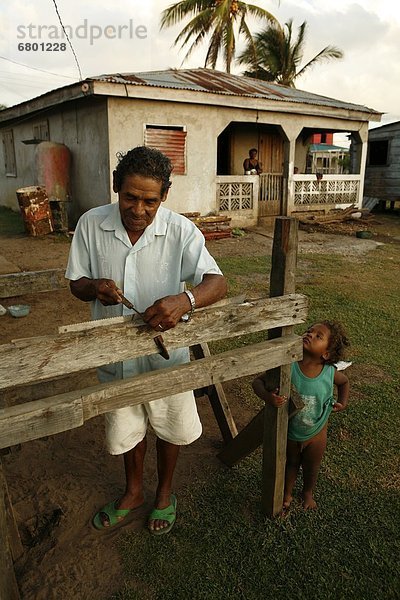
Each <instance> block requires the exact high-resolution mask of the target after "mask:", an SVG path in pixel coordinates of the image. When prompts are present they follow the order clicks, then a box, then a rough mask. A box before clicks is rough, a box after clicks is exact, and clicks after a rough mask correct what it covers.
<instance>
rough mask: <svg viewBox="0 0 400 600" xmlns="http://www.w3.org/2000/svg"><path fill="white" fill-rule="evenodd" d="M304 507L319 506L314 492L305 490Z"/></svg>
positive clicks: (305, 508)
mask: <svg viewBox="0 0 400 600" xmlns="http://www.w3.org/2000/svg"><path fill="white" fill-rule="evenodd" d="M303 508H304V510H308V509H314V508H317V503H316V502H315V500H314V496H313V495H312V492H303Z"/></svg>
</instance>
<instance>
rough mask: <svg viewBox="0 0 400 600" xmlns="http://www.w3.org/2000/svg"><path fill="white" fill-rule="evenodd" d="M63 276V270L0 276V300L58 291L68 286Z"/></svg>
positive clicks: (22, 272)
mask: <svg viewBox="0 0 400 600" xmlns="http://www.w3.org/2000/svg"><path fill="white" fill-rule="evenodd" d="M64 275H65V269H47V270H45V271H21V272H20V273H8V274H7V275H0V298H12V297H13V296H23V295H24V294H33V293H37V292H50V291H52V290H60V289H62V288H65V287H67V286H68V281H67V280H66V279H65V276H64Z"/></svg>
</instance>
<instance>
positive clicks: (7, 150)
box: [3, 129, 17, 176]
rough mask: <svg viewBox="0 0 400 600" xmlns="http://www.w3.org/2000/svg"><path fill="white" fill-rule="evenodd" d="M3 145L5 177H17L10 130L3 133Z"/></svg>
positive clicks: (12, 138) (12, 136)
mask: <svg viewBox="0 0 400 600" xmlns="http://www.w3.org/2000/svg"><path fill="white" fill-rule="evenodd" d="M3 145H4V166H5V169H6V175H13V176H16V175H17V165H16V162H15V148H14V135H13V132H12V129H10V130H9V131H4V133H3Z"/></svg>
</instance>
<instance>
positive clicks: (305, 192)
mask: <svg viewBox="0 0 400 600" xmlns="http://www.w3.org/2000/svg"><path fill="white" fill-rule="evenodd" d="M293 180H294V192H293V199H292V204H294V206H295V208H296V209H297V208H299V207H301V206H305V205H307V206H309V205H333V206H337V205H341V204H355V205H356V206H358V204H359V192H360V181H361V175H323V177H322V179H320V180H318V179H317V177H316V175H315V174H310V175H293Z"/></svg>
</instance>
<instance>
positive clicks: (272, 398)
mask: <svg viewBox="0 0 400 600" xmlns="http://www.w3.org/2000/svg"><path fill="white" fill-rule="evenodd" d="M267 402H268V404H270V405H271V406H275V408H279V407H280V406H283V405H284V404H286V402H287V396H279V388H276V389H275V390H274V391H273V392H268V399H267Z"/></svg>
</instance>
